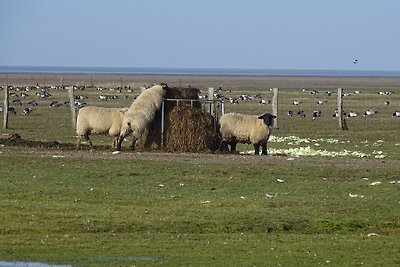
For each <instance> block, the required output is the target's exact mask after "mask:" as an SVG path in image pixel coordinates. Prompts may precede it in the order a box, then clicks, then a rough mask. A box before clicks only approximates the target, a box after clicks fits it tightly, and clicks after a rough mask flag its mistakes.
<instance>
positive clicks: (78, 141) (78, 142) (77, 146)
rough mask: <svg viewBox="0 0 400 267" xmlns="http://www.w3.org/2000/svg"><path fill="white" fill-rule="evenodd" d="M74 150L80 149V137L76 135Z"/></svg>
mask: <svg viewBox="0 0 400 267" xmlns="http://www.w3.org/2000/svg"><path fill="white" fill-rule="evenodd" d="M76 149H78V150H79V149H81V136H80V135H78V137H77V139H76Z"/></svg>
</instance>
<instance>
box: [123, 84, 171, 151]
mask: <svg viewBox="0 0 400 267" xmlns="http://www.w3.org/2000/svg"><path fill="white" fill-rule="evenodd" d="M166 88H168V86H167V85H166V84H160V85H155V86H153V87H150V88H149V89H146V90H144V91H143V92H142V93H141V94H140V95H139V96H138V97H137V98H136V100H135V101H134V102H133V103H132V105H131V106H130V108H129V109H128V111H127V112H126V113H125V116H124V118H123V121H122V126H121V133H120V136H119V138H118V142H117V147H116V149H117V150H118V151H120V150H121V144H122V141H123V140H124V138H125V137H126V136H128V135H129V134H132V145H131V149H132V150H134V149H135V143H136V140H138V139H139V137H140V136H141V134H142V133H143V131H144V130H145V129H146V127H147V126H148V125H149V124H150V123H151V121H152V120H153V119H154V116H155V114H156V111H157V110H159V109H160V107H161V103H162V101H163V97H164V95H165V93H166Z"/></svg>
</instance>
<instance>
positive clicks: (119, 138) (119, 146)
mask: <svg viewBox="0 0 400 267" xmlns="http://www.w3.org/2000/svg"><path fill="white" fill-rule="evenodd" d="M117 138H118V140H117V145H116V147H115V149H116V150H117V151H121V144H122V141H123V140H124V138H125V136H123V135H120V136H119V137H117Z"/></svg>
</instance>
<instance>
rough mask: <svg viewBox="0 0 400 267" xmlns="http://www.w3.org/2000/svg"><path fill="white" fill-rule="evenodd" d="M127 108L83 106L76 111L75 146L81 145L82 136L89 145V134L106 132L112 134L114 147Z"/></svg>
mask: <svg viewBox="0 0 400 267" xmlns="http://www.w3.org/2000/svg"><path fill="white" fill-rule="evenodd" d="M127 111H128V108H103V107H91V106H89V107H83V108H81V109H80V110H79V112H78V117H77V121H76V133H77V135H78V138H77V148H78V149H80V147H81V137H82V136H84V137H85V139H86V141H88V142H89V144H90V146H93V144H92V141H91V140H90V138H89V135H90V134H108V135H110V136H114V139H113V143H112V147H113V148H115V147H116V144H117V140H118V136H119V134H120V130H121V123H122V119H123V117H124V114H125V113H126V112H127Z"/></svg>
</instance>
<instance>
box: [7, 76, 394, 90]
mask: <svg viewBox="0 0 400 267" xmlns="http://www.w3.org/2000/svg"><path fill="white" fill-rule="evenodd" d="M160 82H164V83H167V84H168V85H170V86H186V85H187V84H190V85H191V86H193V87H196V88H199V89H206V88H208V87H218V86H219V85H220V84H222V85H223V87H224V88H226V89H229V88H231V89H238V88H243V89H260V88H266V89H268V88H273V87H278V88H282V89H286V88H289V89H290V88H303V87H304V88H339V87H342V88H349V89H356V88H370V89H385V90H388V89H391V90H393V89H399V88H400V77H332V76H199V75H142V74H140V75H136V74H125V75H119V74H93V75H90V74H62V75H61V74H0V85H5V84H12V85H14V86H28V85H36V84H39V85H41V86H43V85H45V86H50V85H61V84H63V85H94V86H109V87H117V86H131V87H140V86H142V85H145V84H152V83H160Z"/></svg>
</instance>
